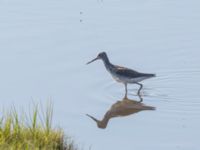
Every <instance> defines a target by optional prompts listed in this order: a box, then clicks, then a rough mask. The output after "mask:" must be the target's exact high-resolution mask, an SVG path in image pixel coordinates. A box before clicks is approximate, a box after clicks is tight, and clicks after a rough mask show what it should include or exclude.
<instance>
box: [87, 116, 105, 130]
mask: <svg viewBox="0 0 200 150" xmlns="http://www.w3.org/2000/svg"><path fill="white" fill-rule="evenodd" d="M86 116H88V117H89V118H91V119H92V120H94V121H95V122H96V124H97V126H98V127H99V128H101V129H105V128H106V126H107V123H105V122H103V121H99V120H97V119H96V118H94V117H93V116H91V115H88V114H86Z"/></svg>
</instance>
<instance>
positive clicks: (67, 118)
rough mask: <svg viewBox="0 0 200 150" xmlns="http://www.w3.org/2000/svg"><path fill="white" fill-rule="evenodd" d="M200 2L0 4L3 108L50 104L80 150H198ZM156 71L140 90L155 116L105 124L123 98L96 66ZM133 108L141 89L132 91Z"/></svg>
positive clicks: (106, 0) (141, 114)
mask: <svg viewBox="0 0 200 150" xmlns="http://www.w3.org/2000/svg"><path fill="white" fill-rule="evenodd" d="M199 4H200V2H199V1H197V0H192V1H186V0H182V1H179V0H175V1H164V0H153V1H147V0H142V1H132V0H128V1H122V0H115V1H114V0H103V1H101V0H96V1H95V0H94V1H91V0H85V1H80V0H75V1H74V0H73V1H72V0H67V1H63V0H60V1H55V0H50V1H49V0H48V1H47V0H44V1H39V0H35V1H27V0H19V1H14V0H6V1H5V0H3V1H1V2H0V14H1V15H0V52H1V55H0V68H1V74H0V83H1V84H0V91H1V94H0V102H1V106H0V107H1V108H4V109H5V108H10V107H11V105H13V104H14V105H16V106H20V107H26V106H27V105H30V103H31V102H32V101H39V102H42V103H46V101H47V100H48V99H51V100H52V101H53V103H54V122H55V125H59V126H61V127H62V128H64V129H65V131H66V132H67V133H69V134H70V135H72V136H73V138H74V139H75V140H76V141H77V142H78V144H80V145H81V146H82V147H84V148H85V149H88V148H89V147H91V149H93V150H102V149H103V150H111V149H115V150H121V149H126V150H132V149H137V150H147V149H154V150H160V149H162V150H169V149H170V150H176V149H180V150H188V149H192V150H198V149H199V148H200V145H199V138H200V130H199V126H200V119H199V115H200V101H199V97H200V92H199V90H200V88H199V87H200V82H199V81H200V59H199V55H200V51H199V49H200V44H199V39H200V28H199V26H200V9H199ZM101 51H106V52H107V54H108V56H109V58H110V60H111V62H113V63H114V64H118V65H122V66H127V67H129V68H133V69H135V70H138V71H141V72H146V73H156V75H157V77H156V78H152V79H149V80H146V81H144V82H142V83H143V84H144V89H143V91H142V95H143V99H144V100H143V103H144V104H145V105H148V106H153V107H155V108H156V110H154V111H141V112H138V113H136V114H131V115H128V116H126V117H115V118H111V119H110V121H109V122H108V124H107V127H106V128H105V129H99V128H97V126H96V124H95V122H94V121H93V120H91V119H90V118H88V117H87V116H86V115H85V114H90V115H92V116H94V117H95V118H97V119H99V120H101V119H102V118H103V116H104V114H105V113H106V112H107V111H108V110H109V109H110V107H111V106H112V105H113V104H115V103H116V102H117V101H121V100H122V98H123V96H124V86H123V85H121V84H119V83H116V82H115V81H113V79H112V78H111V76H110V75H109V74H108V73H107V72H106V70H105V68H104V66H103V63H102V62H101V61H98V62H95V63H93V64H90V65H88V66H86V65H85V63H86V62H87V61H89V60H91V59H92V58H94V57H96V55H97V54H98V53H99V52H101ZM128 88H129V95H128V97H129V99H132V100H138V97H137V95H136V92H137V89H138V86H137V85H129V86H128Z"/></svg>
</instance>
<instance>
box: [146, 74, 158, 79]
mask: <svg viewBox="0 0 200 150" xmlns="http://www.w3.org/2000/svg"><path fill="white" fill-rule="evenodd" d="M146 76H147V77H149V78H151V77H156V74H151V73H149V74H146Z"/></svg>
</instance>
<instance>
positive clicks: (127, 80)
mask: <svg viewBox="0 0 200 150" xmlns="http://www.w3.org/2000/svg"><path fill="white" fill-rule="evenodd" d="M109 72H110V71H109ZM111 75H112V77H113V78H114V79H115V80H116V81H117V82H121V83H136V82H140V81H143V80H145V79H148V78H150V77H137V78H127V77H124V76H118V75H116V74H113V73H112V74H111Z"/></svg>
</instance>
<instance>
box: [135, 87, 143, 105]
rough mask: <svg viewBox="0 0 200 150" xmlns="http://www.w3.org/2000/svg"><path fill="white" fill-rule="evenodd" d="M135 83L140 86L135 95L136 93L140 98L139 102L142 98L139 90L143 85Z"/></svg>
mask: <svg viewBox="0 0 200 150" xmlns="http://www.w3.org/2000/svg"><path fill="white" fill-rule="evenodd" d="M136 84H137V85H139V86H140V88H139V90H138V92H137V95H138V96H139V98H140V102H142V101H143V98H142V96H141V95H140V91H141V90H142V88H143V85H142V84H140V83H136Z"/></svg>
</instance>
